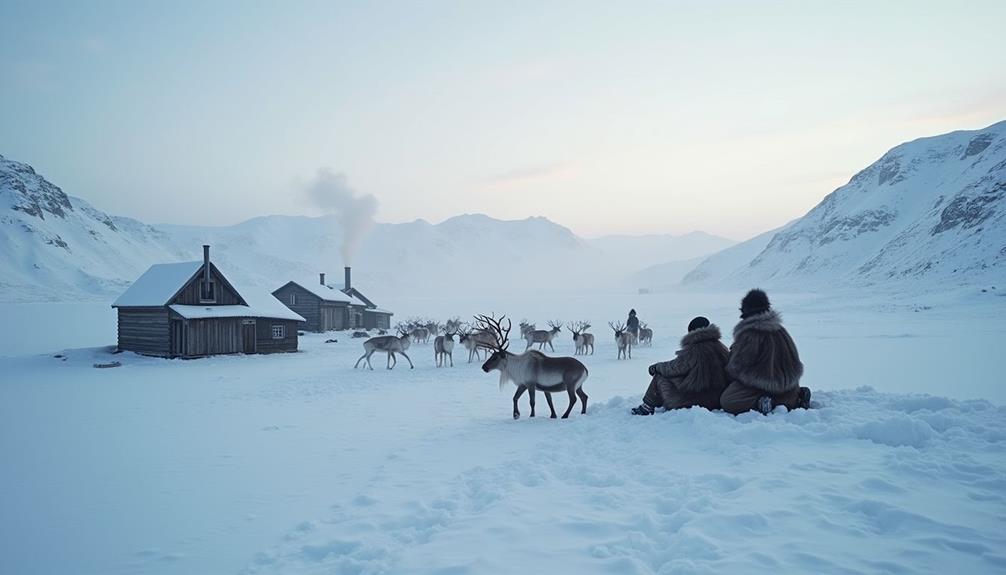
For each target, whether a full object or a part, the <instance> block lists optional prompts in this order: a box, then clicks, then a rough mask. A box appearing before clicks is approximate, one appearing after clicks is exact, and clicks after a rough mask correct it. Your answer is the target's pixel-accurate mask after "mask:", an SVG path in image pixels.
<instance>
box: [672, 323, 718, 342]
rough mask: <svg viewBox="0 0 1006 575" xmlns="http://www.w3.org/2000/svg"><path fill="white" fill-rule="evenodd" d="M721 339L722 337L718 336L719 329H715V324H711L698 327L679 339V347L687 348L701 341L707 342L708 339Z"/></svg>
mask: <svg viewBox="0 0 1006 575" xmlns="http://www.w3.org/2000/svg"><path fill="white" fill-rule="evenodd" d="M721 337H723V336H722V334H720V328H718V327H716V324H714V323H712V324H709V325H708V326H706V327H700V328H699V329H695V330H692V331H690V332H688V333H686V334H685V336H684V337H682V338H681V347H688V346H690V345H695V344H697V343H701V342H703V341H709V340H710V339H720V338H721Z"/></svg>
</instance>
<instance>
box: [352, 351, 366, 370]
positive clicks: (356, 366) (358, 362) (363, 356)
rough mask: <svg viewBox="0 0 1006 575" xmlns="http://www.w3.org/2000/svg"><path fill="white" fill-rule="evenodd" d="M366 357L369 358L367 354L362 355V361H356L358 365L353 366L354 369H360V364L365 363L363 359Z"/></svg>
mask: <svg viewBox="0 0 1006 575" xmlns="http://www.w3.org/2000/svg"><path fill="white" fill-rule="evenodd" d="M365 357H367V354H363V355H361V356H360V359H358V360H356V363H355V364H353V369H356V368H358V367H360V362H361V361H363V358H365Z"/></svg>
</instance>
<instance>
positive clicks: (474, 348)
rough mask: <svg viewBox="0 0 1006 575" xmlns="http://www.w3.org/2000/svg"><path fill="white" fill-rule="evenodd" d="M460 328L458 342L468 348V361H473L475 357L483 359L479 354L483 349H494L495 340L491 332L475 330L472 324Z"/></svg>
mask: <svg viewBox="0 0 1006 575" xmlns="http://www.w3.org/2000/svg"><path fill="white" fill-rule="evenodd" d="M458 329H459V331H458V333H459V334H460V336H459V337H458V343H460V344H461V345H463V346H464V347H465V349H467V350H468V363H471V362H472V358H473V357H474V358H476V359H478V360H481V359H482V356H481V355H480V354H479V352H480V351H481V350H483V349H485V350H489V349H492V346H493V342H494V341H495V340H493V338H492V336H491V335H490V334H487V333H485V332H483V331H481V330H479V331H474V332H473V331H472V329H471V326H465V327H464V328H458ZM487 353H488V352H487Z"/></svg>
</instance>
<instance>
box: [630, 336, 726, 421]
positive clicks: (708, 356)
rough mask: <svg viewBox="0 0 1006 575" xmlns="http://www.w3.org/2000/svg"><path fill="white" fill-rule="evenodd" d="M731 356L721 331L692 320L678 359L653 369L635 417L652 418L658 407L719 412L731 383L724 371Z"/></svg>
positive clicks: (682, 340)
mask: <svg viewBox="0 0 1006 575" xmlns="http://www.w3.org/2000/svg"><path fill="white" fill-rule="evenodd" d="M728 353H729V352H728V350H727V347H726V346H725V345H723V342H721V341H720V328H718V327H716V326H715V325H711V324H710V323H709V320H708V319H706V318H704V317H697V318H695V319H693V320H692V322H691V323H690V324H688V333H687V334H686V335H685V336H684V337H683V338H681V349H680V350H679V351H678V352H677V356H676V357H675V358H674V359H672V360H670V361H663V362H660V363H655V364H653V365H651V366H650V375H652V376H653V379H652V380H650V387H649V388H648V389H647V390H646V394H645V395H644V396H643V403H642V405H640V406H639V407H636V408H633V410H632V413H634V414H635V415H650V414H652V413H653V412H654V410H655V409H656V408H657V407H663V408H664V409H681V408H684V407H693V406H699V407H704V408H706V409H710V410H712V409H719V407H720V394H722V393H723V389H724V388H726V386H727V383H728V380H727V375H726V371H724V367H725V366H726V363H727V355H728Z"/></svg>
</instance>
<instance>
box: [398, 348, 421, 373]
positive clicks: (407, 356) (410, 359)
mask: <svg viewBox="0 0 1006 575" xmlns="http://www.w3.org/2000/svg"><path fill="white" fill-rule="evenodd" d="M398 353H400V354H402V355H404V356H405V359H407V360H409V369H416V366H414V365H412V358H411V357H409V354H407V353H405V352H404V351H400V352H398ZM395 363H398V361H397V360H395Z"/></svg>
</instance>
